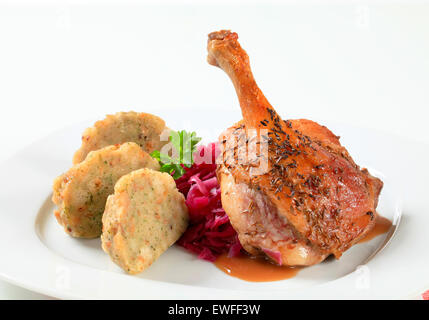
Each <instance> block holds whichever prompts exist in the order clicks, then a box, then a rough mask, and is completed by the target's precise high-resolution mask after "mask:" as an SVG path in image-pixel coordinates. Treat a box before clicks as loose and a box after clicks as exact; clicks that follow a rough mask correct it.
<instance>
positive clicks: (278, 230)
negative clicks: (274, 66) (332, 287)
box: [207, 30, 383, 265]
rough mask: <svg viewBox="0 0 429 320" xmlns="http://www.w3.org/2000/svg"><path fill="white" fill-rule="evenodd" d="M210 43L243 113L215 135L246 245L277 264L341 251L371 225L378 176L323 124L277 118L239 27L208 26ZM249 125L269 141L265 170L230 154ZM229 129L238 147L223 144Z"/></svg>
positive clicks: (227, 198)
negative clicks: (219, 28)
mask: <svg viewBox="0 0 429 320" xmlns="http://www.w3.org/2000/svg"><path fill="white" fill-rule="evenodd" d="M207 49H208V58H207V60H208V62H209V63H210V64H212V65H214V66H218V67H220V68H221V69H223V70H224V71H225V72H226V73H227V75H228V76H229V77H230V79H231V80H232V82H233V84H234V87H235V90H236V93H237V96H238V99H239V102H240V107H241V111H242V114H243V120H242V121H241V122H240V123H238V124H235V125H234V126H233V127H231V128H230V129H228V130H227V131H226V132H225V133H224V134H223V135H222V136H221V137H220V142H221V144H222V145H223V146H224V148H223V154H222V155H221V157H220V160H219V159H218V162H220V164H219V166H218V178H219V180H220V184H221V189H222V205H223V206H224V208H225V210H226V212H227V214H228V216H229V217H230V220H231V223H232V225H233V227H234V228H235V229H236V231H237V233H238V235H239V239H240V242H241V243H242V245H243V247H244V248H245V249H246V250H247V251H248V252H249V253H251V254H265V255H267V256H268V257H269V258H271V259H273V260H274V261H276V262H277V263H279V264H282V265H312V264H315V263H319V262H320V261H323V260H324V259H325V258H326V257H327V256H328V255H330V254H333V255H335V257H336V258H339V257H341V255H342V253H343V252H344V251H345V250H347V249H348V248H350V247H351V246H352V245H353V244H355V243H356V242H358V241H359V240H360V239H361V238H363V237H364V236H365V235H366V234H367V233H368V232H369V231H370V230H371V229H372V228H373V227H374V224H375V216H376V207H377V203H378V197H379V194H380V191H381V189H382V186H383V183H382V181H381V180H379V179H378V178H375V177H373V176H371V175H370V174H369V172H368V171H367V170H366V169H360V168H359V166H358V165H356V164H355V163H354V161H353V159H352V158H351V157H350V155H349V154H348V152H347V150H346V149H345V148H344V147H343V146H341V144H340V142H339V137H337V136H336V135H334V134H333V133H332V132H331V131H330V130H329V129H328V128H326V127H324V126H321V125H319V124H317V123H316V122H313V121H310V120H305V119H301V120H287V121H284V120H282V119H281V117H280V116H279V115H278V114H277V112H276V111H275V110H274V108H273V107H272V106H271V105H270V103H269V102H268V100H267V99H266V98H265V96H264V94H263V93H262V91H261V90H260V89H259V87H258V86H257V84H256V82H255V80H254V78H253V75H252V72H251V69H250V64H249V58H248V56H247V54H246V52H245V51H244V50H243V49H242V48H241V46H240V44H239V43H238V35H237V34H236V33H233V32H230V31H227V30H222V31H219V32H213V33H211V34H209V39H208V45H207ZM249 129H254V130H256V132H257V133H258V135H260V139H262V140H265V141H267V145H268V147H267V148H268V152H267V155H268V156H267V167H266V171H265V173H263V174H260V173H259V174H252V167H254V163H253V162H252V161H253V160H255V159H253V160H249V161H248V162H247V163H246V162H244V163H243V161H241V163H237V162H238V161H235V162H234V161H231V159H236V160H238V157H239V154H240V153H241V151H242V149H246V148H248V143H249V140H250V138H249V137H250V136H249V135H250V131H249ZM262 130H267V131H262ZM263 132H266V134H264V135H263V134H262V133H263ZM231 137H234V138H236V139H238V146H236V147H235V148H228V146H227V145H226V142H225V141H226V140H228V139H229V138H231ZM262 140H261V141H262ZM258 152H259V153H258ZM258 152H257V154H256V158H258V159H257V160H259V161H263V159H264V157H263V156H262V150H259V151H258Z"/></svg>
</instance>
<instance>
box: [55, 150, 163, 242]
mask: <svg viewBox="0 0 429 320" xmlns="http://www.w3.org/2000/svg"><path fill="white" fill-rule="evenodd" d="M141 168H151V169H154V170H159V163H158V161H156V160H155V159H153V158H152V157H151V156H150V155H149V154H147V153H146V152H144V151H143V150H142V149H141V148H140V146H139V145H138V144H136V143H133V142H129V143H124V144H122V145H114V146H108V147H105V148H102V149H100V150H97V151H92V152H90V153H89V154H88V156H87V157H86V159H85V160H84V161H83V162H81V163H79V164H76V165H74V166H73V167H72V168H71V169H70V170H69V171H67V172H66V173H64V174H63V175H61V176H59V177H57V178H56V179H55V181H54V186H53V196H52V201H53V202H54V203H55V204H56V205H57V206H58V210H55V212H54V213H55V217H56V218H57V220H58V222H59V223H60V225H62V226H63V227H64V230H65V231H66V232H67V233H68V234H69V235H71V236H73V237H79V238H95V237H99V236H100V235H101V227H102V222H101V216H102V215H103V212H104V207H105V205H106V200H107V197H108V196H109V195H110V194H112V193H113V190H114V186H115V183H116V181H118V180H119V178H120V177H122V176H123V175H125V174H128V173H130V172H131V171H134V170H137V169H141Z"/></svg>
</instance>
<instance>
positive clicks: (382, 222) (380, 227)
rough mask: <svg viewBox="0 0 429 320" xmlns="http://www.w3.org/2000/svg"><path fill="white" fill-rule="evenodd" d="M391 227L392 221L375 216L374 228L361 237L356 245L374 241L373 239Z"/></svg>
mask: <svg viewBox="0 0 429 320" xmlns="http://www.w3.org/2000/svg"><path fill="white" fill-rule="evenodd" d="M391 227H392V221H390V220H389V219H387V218H385V217H382V216H380V215H379V214H377V216H376V218H375V226H374V228H372V230H371V231H370V232H368V234H367V235H366V236H365V237H363V238H362V239H361V240H360V241H359V242H358V243H363V242H367V241H370V240H372V239H374V238H375V237H377V236H379V235H381V234H383V233H386V232H387V231H389V230H390V228H391Z"/></svg>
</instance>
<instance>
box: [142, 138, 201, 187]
mask: <svg viewBox="0 0 429 320" xmlns="http://www.w3.org/2000/svg"><path fill="white" fill-rule="evenodd" d="M200 141H201V138H200V137H197V134H196V133H195V132H187V131H185V130H182V131H174V130H171V133H170V143H171V156H170V155H168V154H164V153H161V151H159V150H155V151H153V152H152V153H151V154H150V155H151V156H152V157H153V158H154V159H156V160H158V161H159V164H160V166H161V169H160V171H161V172H167V173H169V174H171V175H172V176H173V178H174V179H178V178H180V177H181V176H183V175H184V173H185V169H184V168H183V166H185V167H187V168H190V167H191V166H192V164H193V163H194V159H193V153H194V152H195V151H196V149H197V148H196V145H197V144H198V142H200ZM182 165H183V166H182Z"/></svg>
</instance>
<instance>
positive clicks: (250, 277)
mask: <svg viewBox="0 0 429 320" xmlns="http://www.w3.org/2000/svg"><path fill="white" fill-rule="evenodd" d="M215 265H216V267H218V268H219V269H220V270H222V271H223V272H225V273H226V274H228V275H230V276H232V277H236V278H239V279H242V280H246V281H251V282H268V281H278V280H284V279H289V278H293V277H294V276H296V274H297V273H298V272H299V270H300V268H293V267H283V266H277V265H275V264H273V263H271V262H269V261H268V260H265V259H263V258H256V257H251V256H249V255H247V254H242V255H241V256H238V257H232V258H228V255H227V254H223V255H221V256H220V257H219V258H217V260H216V261H215Z"/></svg>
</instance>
